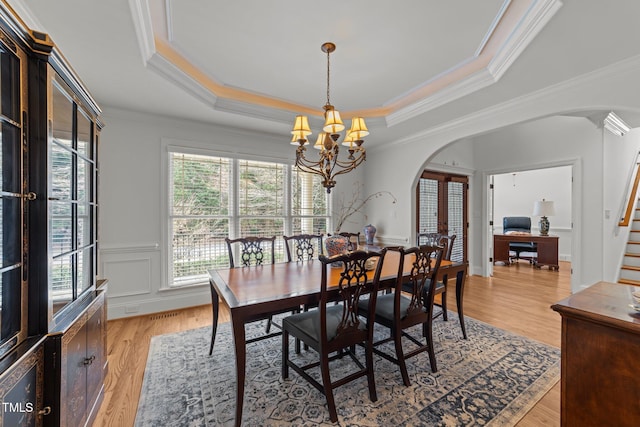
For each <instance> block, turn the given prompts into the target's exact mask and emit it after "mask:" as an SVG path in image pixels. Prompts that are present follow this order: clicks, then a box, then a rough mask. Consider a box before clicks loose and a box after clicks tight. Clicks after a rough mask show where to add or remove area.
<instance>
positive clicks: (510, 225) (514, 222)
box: [502, 216, 538, 264]
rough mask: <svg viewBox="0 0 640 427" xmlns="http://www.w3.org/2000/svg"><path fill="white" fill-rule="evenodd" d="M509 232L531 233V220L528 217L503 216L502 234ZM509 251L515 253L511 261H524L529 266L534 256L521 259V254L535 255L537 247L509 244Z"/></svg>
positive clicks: (519, 243)
mask: <svg viewBox="0 0 640 427" xmlns="http://www.w3.org/2000/svg"><path fill="white" fill-rule="evenodd" d="M510 231H512V232H513V231H515V232H520V233H531V218H529V217H528V216H505V217H504V218H502V232H503V233H504V234H508V232H510ZM509 250H510V251H513V252H514V253H515V256H514V257H513V258H512V260H516V261H517V260H519V259H526V260H528V261H529V263H530V264H533V263H534V261H535V258H536V255H532V256H529V257H522V256H521V255H520V254H521V253H522V252H529V253H536V254H537V252H538V246H537V245H536V244H535V243H533V242H512V243H509Z"/></svg>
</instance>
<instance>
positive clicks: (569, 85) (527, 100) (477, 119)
mask: <svg viewBox="0 0 640 427" xmlns="http://www.w3.org/2000/svg"><path fill="white" fill-rule="evenodd" d="M636 71H640V55H636V56H632V57H629V58H626V59H623V60H622V61H619V62H616V63H614V64H611V65H608V66H606V67H603V68H599V69H597V70H594V71H591V72H589V73H585V74H581V75H579V76H577V77H574V78H571V79H568V80H565V81H563V82H560V83H556V84H553V85H551V86H547V87H545V88H542V89H539V90H537V91H534V92H531V93H528V94H525V95H522V96H519V97H517V98H514V99H510V100H509V101H505V102H503V103H500V104H497V105H494V106H491V107H488V108H485V109H483V110H479V111H476V112H474V113H471V114H467V115H466V116H463V117H459V118H457V119H455V120H451V121H448V122H446V123H442V124H440V125H438V126H433V127H431V128H429V129H426V130H424V131H422V132H419V133H416V134H413V135H410V136H408V137H406V138H401V139H397V140H395V141H390V142H388V143H387V144H385V146H384V147H381V146H380V147H373V148H372V151H377V150H382V149H383V148H388V147H390V146H401V145H408V144H411V143H415V142H419V141H422V140H425V139H427V138H432V137H434V136H437V135H439V134H443V133H446V132H449V131H451V130H452V129H459V128H465V127H469V126H471V125H473V124H475V123H482V122H487V121H488V120H490V119H491V118H494V117H500V116H502V115H504V114H506V113H508V112H510V111H513V110H517V109H521V108H522V107H525V106H526V105H528V104H531V103H533V102H535V101H537V100H539V99H543V98H545V97H549V96H552V95H553V94H555V93H557V92H564V91H567V92H573V91H575V90H576V89H579V88H580V87H581V86H585V85H591V84H594V83H597V82H600V81H601V80H603V79H606V78H610V77H613V76H616V75H618V74H624V73H629V72H636ZM585 108H586V107H585ZM603 108H605V107H603ZM609 108H610V107H609ZM589 109H593V108H589ZM549 113H550V114H560V113H561V111H553V112H549ZM530 119H535V117H531V118H530Z"/></svg>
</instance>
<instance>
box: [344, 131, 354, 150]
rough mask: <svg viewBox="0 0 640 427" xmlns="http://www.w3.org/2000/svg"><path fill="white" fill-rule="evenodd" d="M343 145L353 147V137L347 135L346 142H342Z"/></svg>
mask: <svg viewBox="0 0 640 427" xmlns="http://www.w3.org/2000/svg"><path fill="white" fill-rule="evenodd" d="M342 145H344V146H346V147H353V138H352V137H351V135H349V133H347V135H346V136H345V137H344V140H342Z"/></svg>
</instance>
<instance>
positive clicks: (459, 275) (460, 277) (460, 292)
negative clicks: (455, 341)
mask: <svg viewBox="0 0 640 427" xmlns="http://www.w3.org/2000/svg"><path fill="white" fill-rule="evenodd" d="M466 276H467V266H466V265H465V266H464V267H463V268H461V269H460V270H458V271H457V272H456V308H457V309H458V318H459V319H460V327H461V328H462V336H463V337H464V339H465V340H466V339H467V328H466V327H465V326H464V307H463V305H462V304H463V301H464V300H463V296H464V282H465V278H466Z"/></svg>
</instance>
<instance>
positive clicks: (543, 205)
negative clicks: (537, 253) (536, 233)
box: [533, 199, 556, 236]
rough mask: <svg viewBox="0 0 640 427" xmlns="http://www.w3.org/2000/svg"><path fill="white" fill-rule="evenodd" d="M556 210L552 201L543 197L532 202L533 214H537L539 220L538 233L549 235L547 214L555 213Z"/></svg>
mask: <svg viewBox="0 0 640 427" xmlns="http://www.w3.org/2000/svg"><path fill="white" fill-rule="evenodd" d="M555 214H556V212H555V210H554V208H553V202H552V201H547V200H545V199H542V200H536V201H535V203H534V204H533V215H534V216H539V217H541V218H540V222H539V223H538V226H539V227H540V235H541V236H548V235H549V219H548V218H547V216H552V215H555Z"/></svg>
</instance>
